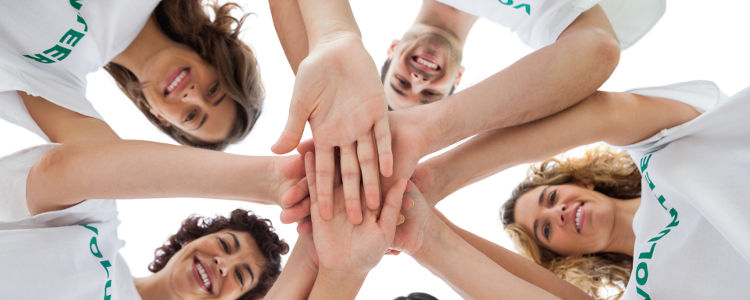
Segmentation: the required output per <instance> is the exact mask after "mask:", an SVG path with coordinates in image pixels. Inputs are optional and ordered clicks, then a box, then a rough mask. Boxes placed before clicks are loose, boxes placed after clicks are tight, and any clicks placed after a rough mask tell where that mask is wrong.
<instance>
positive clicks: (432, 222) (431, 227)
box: [408, 209, 447, 262]
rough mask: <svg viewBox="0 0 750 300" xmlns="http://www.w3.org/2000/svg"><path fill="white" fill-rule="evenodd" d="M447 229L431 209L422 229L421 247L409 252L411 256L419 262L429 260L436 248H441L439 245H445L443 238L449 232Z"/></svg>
mask: <svg viewBox="0 0 750 300" xmlns="http://www.w3.org/2000/svg"><path fill="white" fill-rule="evenodd" d="M446 229H447V227H446V226H445V224H444V223H443V222H442V221H440V220H439V219H438V218H436V217H435V215H434V213H433V212H432V209H430V216H429V217H428V218H427V222H426V224H425V225H424V228H423V229H422V231H423V234H422V241H421V243H420V245H419V247H417V248H416V249H414V250H413V251H411V252H409V253H408V254H409V256H411V257H412V258H414V259H415V260H416V261H418V262H421V261H425V260H428V259H429V258H430V257H432V253H433V250H434V249H440V248H439V247H442V246H443V245H442V244H443V242H442V240H443V238H444V237H445V235H446V233H447V232H446V231H445V230H446Z"/></svg>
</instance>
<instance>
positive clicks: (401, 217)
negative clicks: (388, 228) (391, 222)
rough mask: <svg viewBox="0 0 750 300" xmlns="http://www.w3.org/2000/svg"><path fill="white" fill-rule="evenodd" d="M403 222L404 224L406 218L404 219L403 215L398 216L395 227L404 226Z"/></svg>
mask: <svg viewBox="0 0 750 300" xmlns="http://www.w3.org/2000/svg"><path fill="white" fill-rule="evenodd" d="M404 222H406V217H404V215H401V214H399V215H398V222H397V225H401V224H404Z"/></svg>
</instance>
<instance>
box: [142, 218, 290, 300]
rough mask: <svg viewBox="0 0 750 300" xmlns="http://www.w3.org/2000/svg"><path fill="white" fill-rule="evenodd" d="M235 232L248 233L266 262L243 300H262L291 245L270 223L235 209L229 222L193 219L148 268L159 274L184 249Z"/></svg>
mask: <svg viewBox="0 0 750 300" xmlns="http://www.w3.org/2000/svg"><path fill="white" fill-rule="evenodd" d="M224 229H232V230H237V231H242V232H247V233H249V234H250V236H252V237H253V239H255V243H257V244H258V249H259V250H260V252H261V253H263V257H264V258H265V260H266V262H265V269H264V271H263V273H262V275H261V276H260V278H259V279H258V284H257V285H256V286H255V287H254V288H253V289H252V290H250V291H248V292H246V293H245V294H244V295H242V296H240V297H239V298H238V299H240V300H251V299H261V298H262V297H263V296H264V295H265V294H266V293H267V292H268V290H269V289H271V286H272V285H273V283H274V282H275V281H276V278H278V277H279V274H281V255H282V254H286V253H287V252H288V251H289V245H287V243H285V242H284V241H282V240H280V239H279V236H278V235H277V234H276V232H274V229H273V226H272V225H271V221H270V220H268V219H262V218H258V217H257V216H256V215H254V214H253V213H252V212H249V211H247V210H244V209H235V210H234V211H232V213H231V214H230V216H229V218H227V217H224V216H216V217H214V218H208V217H201V216H196V215H192V216H190V217H188V218H187V219H185V221H183V222H182V226H181V227H180V230H179V231H177V233H176V234H174V235H172V236H170V237H169V239H167V242H166V243H164V245H163V246H161V247H159V248H157V249H156V251H154V261H153V262H151V264H149V266H148V270H149V271H151V272H154V273H156V272H159V270H161V269H163V268H164V266H166V265H167V262H169V259H171V258H172V256H173V255H174V254H175V253H177V251H180V249H182V246H183V245H185V244H187V243H190V242H191V241H193V240H195V239H197V238H200V237H202V236H204V235H207V234H211V233H215V232H219V231H221V230H224Z"/></svg>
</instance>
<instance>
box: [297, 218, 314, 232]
mask: <svg viewBox="0 0 750 300" xmlns="http://www.w3.org/2000/svg"><path fill="white" fill-rule="evenodd" d="M297 233H298V234H299V235H305V234H311V233H312V221H310V218H305V219H302V220H301V221H300V222H299V223H297Z"/></svg>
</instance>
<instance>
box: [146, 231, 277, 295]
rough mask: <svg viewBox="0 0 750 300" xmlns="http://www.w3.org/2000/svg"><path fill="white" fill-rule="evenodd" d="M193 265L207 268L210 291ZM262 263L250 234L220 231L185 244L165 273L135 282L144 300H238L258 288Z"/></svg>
mask: <svg viewBox="0 0 750 300" xmlns="http://www.w3.org/2000/svg"><path fill="white" fill-rule="evenodd" d="M235 238H236V240H235ZM196 261H199V262H200V264H201V265H203V266H205V268H206V271H207V273H208V276H209V278H210V279H209V280H210V282H211V283H210V284H211V287H210V290H209V289H208V288H207V287H205V285H204V284H203V281H202V280H201V279H199V278H200V276H199V275H197V274H198V271H197V269H196ZM264 262H265V259H264V258H263V254H262V253H261V252H260V250H259V249H258V246H257V244H256V243H255V240H254V239H253V238H252V236H251V235H250V234H249V233H247V232H242V231H237V230H222V231H219V232H216V233H212V234H208V235H205V236H202V237H200V238H198V239H196V240H194V241H191V242H189V243H187V244H185V245H184V246H183V248H182V249H180V250H179V251H178V252H177V253H175V255H174V256H173V257H172V258H171V259H170V260H169V262H168V263H167V265H166V266H165V267H164V269H162V270H160V271H159V272H157V273H155V274H153V275H151V276H149V277H144V278H135V285H136V288H137V289H138V293H139V294H140V295H141V297H142V298H143V299H237V298H238V297H239V296H241V295H242V294H243V293H245V292H247V291H250V290H251V289H252V288H254V287H255V286H256V285H257V283H258V281H257V279H258V278H259V277H260V276H261V274H262V272H263V264H264ZM248 269H249V271H248ZM250 271H251V272H252V274H251V273H250Z"/></svg>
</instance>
